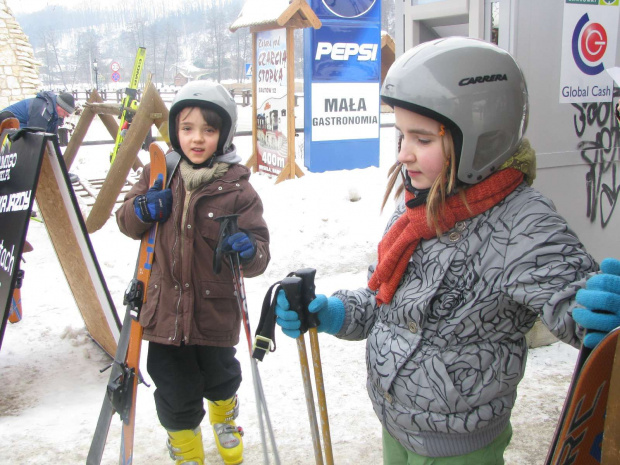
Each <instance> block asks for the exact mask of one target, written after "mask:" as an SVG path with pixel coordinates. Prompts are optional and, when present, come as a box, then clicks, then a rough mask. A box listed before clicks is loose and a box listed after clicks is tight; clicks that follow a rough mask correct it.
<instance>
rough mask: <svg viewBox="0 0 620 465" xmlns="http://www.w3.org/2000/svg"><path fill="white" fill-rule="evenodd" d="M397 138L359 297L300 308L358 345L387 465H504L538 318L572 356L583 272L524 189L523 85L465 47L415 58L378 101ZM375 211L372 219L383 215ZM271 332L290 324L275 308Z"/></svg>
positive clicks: (591, 267) (560, 226)
mask: <svg viewBox="0 0 620 465" xmlns="http://www.w3.org/2000/svg"><path fill="white" fill-rule="evenodd" d="M381 97H382V99H383V101H384V102H385V103H387V104H389V105H390V106H392V107H393V108H394V112H395V119H396V127H397V129H398V130H399V131H400V138H399V153H398V157H397V160H398V161H397V163H396V164H395V166H394V167H393V168H392V171H391V178H390V182H389V186H388V191H387V192H386V199H387V198H388V197H389V195H390V193H391V191H392V190H393V189H392V188H393V186H394V185H395V183H396V181H397V180H398V178H399V177H400V178H402V180H403V183H402V185H400V186H399V188H398V189H397V190H396V196H397V198H401V197H402V196H401V194H402V193H403V192H404V199H403V200H401V201H400V203H399V204H398V206H397V208H396V211H395V212H394V214H393V216H392V218H391V220H390V221H389V224H388V227H387V229H386V232H385V234H384V236H383V238H382V240H381V242H380V244H379V254H378V261H377V263H376V264H373V265H372V266H371V267H370V268H369V281H368V285H367V287H365V288H362V289H358V290H354V291H349V290H341V291H338V292H336V293H335V294H334V295H333V296H331V297H329V298H327V297H325V296H322V295H319V296H317V298H316V299H315V300H314V301H313V302H312V303H311V304H310V306H309V310H310V311H311V312H318V316H319V320H320V322H321V324H320V326H319V331H324V332H328V333H330V334H334V335H336V336H337V337H339V338H342V339H347V340H360V339H366V340H367V344H366V361H367V369H368V379H367V389H368V393H369V396H370V399H371V401H372V404H373V407H374V410H375V412H376V414H377V417H378V418H379V420H380V421H381V423H382V425H383V428H384V429H383V432H384V436H383V437H384V440H383V441H384V444H383V454H384V463H386V464H403V465H405V464H407V465H412V464H418V463H420V464H421V463H431V462H430V461H428V459H429V458H435V460H434V461H433V462H432V463H433V464H454V465H456V464H459V465H460V464H465V463H471V464H474V463H475V464H477V465H486V464H489V465H491V464H493V465H495V464H503V463H504V462H503V458H502V457H503V453H504V450H505V448H506V446H507V445H508V443H509V441H510V437H511V427H510V412H511V410H512V407H513V406H514V403H515V399H516V393H517V385H518V383H519V381H520V380H521V378H522V377H523V374H524V371H525V362H526V357H527V346H526V342H525V334H526V333H527V332H528V330H530V329H531V328H532V326H533V325H534V322H535V321H536V319H537V318H540V319H541V320H542V322H543V323H544V324H545V325H546V326H547V327H548V328H549V329H550V330H551V331H552V332H553V333H554V334H555V335H556V336H557V337H559V338H560V339H561V340H563V341H565V342H567V343H569V344H571V345H573V346H575V347H577V346H579V344H580V340H581V336H582V334H581V332H582V328H580V327H578V326H577V325H576V324H575V322H574V320H573V318H572V317H571V315H572V310H573V307H574V306H575V295H576V293H577V291H578V290H579V289H580V288H582V287H584V285H585V282H586V280H587V279H588V277H590V276H591V275H593V274H596V272H597V271H598V265H597V263H596V262H595V261H594V259H593V258H592V257H591V256H590V255H589V254H588V253H587V252H586V251H585V249H584V246H583V244H581V242H580V241H579V239H578V238H577V236H576V235H575V233H574V232H573V231H572V230H571V229H570V228H569V226H568V225H567V224H566V221H565V220H564V219H563V218H562V217H561V216H560V215H559V214H558V213H557V212H556V211H555V208H554V206H553V204H552V203H551V201H550V200H548V199H546V198H545V197H544V196H542V195H541V194H540V193H539V192H537V191H535V190H534V189H532V188H531V187H530V185H531V183H532V181H533V178H534V174H535V154H534V151H533V150H532V149H531V148H530V146H529V144H528V142H527V140H526V139H523V134H524V132H525V129H526V125H527V116H528V100H527V89H526V84H525V80H524V77H523V74H522V72H521V70H520V68H519V67H518V65H517V64H516V62H515V61H514V59H513V58H512V57H511V56H510V55H509V54H508V53H507V52H505V51H503V50H502V49H500V48H498V47H496V46H494V45H492V44H489V43H486V42H482V41H479V40H475V39H468V38H447V39H438V40H435V41H431V42H427V43H424V44H422V45H419V46H417V47H415V48H413V49H411V50H409V51H408V52H406V53H405V54H404V55H402V56H401V57H400V58H399V59H398V60H397V61H396V62H395V63H394V65H393V66H392V67H391V68H390V70H389V72H388V74H387V76H386V79H385V81H384V84H383V88H382V91H381ZM386 199H384V204H385V200H386ZM276 313H277V315H278V320H277V321H278V324H279V325H280V326H282V328H283V331H284V332H285V333H286V334H288V335H289V336H291V337H297V336H298V335H299V329H298V328H299V319H298V317H297V314H296V313H295V312H291V311H290V309H289V304H288V301H287V300H286V297H285V296H284V294H283V293H280V294H279V295H278V304H277V307H276Z"/></svg>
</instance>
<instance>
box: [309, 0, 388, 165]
mask: <svg viewBox="0 0 620 465" xmlns="http://www.w3.org/2000/svg"><path fill="white" fill-rule="evenodd" d="M311 6H312V9H313V10H314V12H315V13H316V15H317V16H318V17H319V19H321V23H322V27H321V28H320V29H312V28H307V29H305V30H304V102H306V103H305V105H304V121H305V124H304V164H305V166H306V168H308V169H309V170H310V171H314V172H320V171H326V170H339V169H354V168H366V167H368V166H378V165H379V122H380V102H379V83H380V80H381V2H379V1H378V0H312V3H311Z"/></svg>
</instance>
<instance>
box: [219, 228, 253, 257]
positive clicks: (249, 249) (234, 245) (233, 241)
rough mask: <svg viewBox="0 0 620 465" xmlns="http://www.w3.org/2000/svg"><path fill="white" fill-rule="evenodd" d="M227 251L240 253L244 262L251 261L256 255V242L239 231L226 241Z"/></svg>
mask: <svg viewBox="0 0 620 465" xmlns="http://www.w3.org/2000/svg"><path fill="white" fill-rule="evenodd" d="M226 244H227V246H228V247H226V248H225V250H226V251H231V250H234V251H235V252H239V256H240V257H241V258H242V259H243V260H246V261H247V260H251V259H252V258H253V257H254V255H255V254H256V242H255V241H254V239H253V238H252V237H250V236H249V235H248V234H247V233H246V232H243V231H239V232H237V233H235V234H233V235H231V236H229V237H228V238H227V239H226Z"/></svg>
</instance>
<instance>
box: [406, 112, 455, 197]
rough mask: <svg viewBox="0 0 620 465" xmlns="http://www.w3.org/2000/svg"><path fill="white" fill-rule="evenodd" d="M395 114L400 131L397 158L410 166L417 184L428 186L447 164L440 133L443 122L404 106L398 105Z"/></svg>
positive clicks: (409, 171)
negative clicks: (406, 108)
mask: <svg viewBox="0 0 620 465" xmlns="http://www.w3.org/2000/svg"><path fill="white" fill-rule="evenodd" d="M394 116H395V118H396V129H398V130H399V131H400V151H399V152H398V157H397V159H398V161H399V162H401V163H402V164H403V165H404V166H405V168H406V169H407V173H409V177H411V185H412V186H413V187H415V188H416V189H428V188H429V187H431V186H432V185H433V182H434V181H435V179H437V177H438V176H439V174H440V173H441V170H442V169H443V167H444V165H445V163H446V158H445V157H444V153H443V144H442V141H441V139H442V137H441V136H440V135H439V131H440V128H441V124H440V123H438V122H437V121H435V120H434V119H431V118H427V117H426V116H422V115H420V114H418V113H414V112H412V111H409V110H405V109H404V108H400V107H394Z"/></svg>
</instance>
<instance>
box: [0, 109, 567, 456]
mask: <svg viewBox="0 0 620 465" xmlns="http://www.w3.org/2000/svg"><path fill="white" fill-rule="evenodd" d="M248 110H249V109H244V110H242V111H244V112H245V113H244V114H245V117H246V118H247V111H248ZM244 114H242V121H243V117H244ZM240 126H241V127H240V128H239V129H243V130H245V128H244V127H243V124H242V125H240ZM381 136H382V147H381V163H380V167H372V168H366V169H358V170H351V171H340V172H327V173H309V172H306V170H305V168H304V167H303V162H302V161H299V162H298V164H299V166H300V167H302V170H304V172H306V175H305V176H303V177H302V178H297V179H295V180H290V181H286V182H283V183H280V184H277V185H276V184H275V179H274V178H270V177H268V176H265V175H256V174H255V175H253V176H252V183H253V185H254V186H255V188H256V189H257V190H258V192H259V193H260V195H261V197H262V199H263V203H264V206H265V218H266V221H267V223H268V225H269V227H270V230H271V235H272V237H271V250H272V260H271V264H270V265H269V268H268V269H267V271H266V273H265V274H264V275H263V276H260V277H257V278H253V279H247V280H246V281H245V286H246V291H247V297H248V306H249V312H250V322H251V324H252V329H253V330H254V329H255V328H256V324H257V323H258V319H259V316H260V310H261V306H262V300H263V298H264V295H265V293H266V292H267V289H268V288H269V286H270V285H271V284H273V283H274V282H276V281H278V280H280V279H282V278H283V277H284V276H285V275H286V274H287V273H288V272H290V271H294V270H296V269H299V268H301V267H312V268H316V269H317V292H318V293H325V294H329V293H331V292H333V291H334V290H336V289H339V288H357V287H361V286H364V285H365V280H366V267H367V265H368V264H369V263H370V262H371V261H372V260H373V259H374V258H375V256H376V252H375V251H376V246H377V242H378V240H379V238H380V236H381V233H382V231H383V228H384V226H385V223H386V221H387V217H388V215H389V213H390V210H391V208H392V205H391V204H388V206H387V207H386V211H385V212H384V213H383V214H381V213H380V211H379V210H380V202H381V199H382V197H383V192H384V188H385V175H386V171H387V168H388V167H389V165H390V164H391V162H392V160H393V146H394V145H393V144H394V138H393V130H392V129H391V128H384V129H382V130H381ZM108 137H109V136H108V135H107V134H106V133H105V129H103V127H102V125H101V124H100V123H99V120H98V119H96V120H95V123H93V126H92V127H91V130H90V131H89V134H88V136H87V140H100V139H107V138H108ZM299 138H300V139H303V135H300V137H299ZM236 143H237V146H238V148H239V150H240V152H241V155H242V156H244V157H247V156H248V155H249V147H250V138H249V137H244V138H238V139H237V141H236ZM110 150H111V146H108V145H103V146H101V145H99V146H84V147H82V148H81V149H80V151H79V153H78V157H77V159H76V161H75V163H74V165H73V166H72V168H71V171H72V172H74V173H76V174H78V175H80V176H81V177H83V178H86V179H93V178H98V177H103V176H104V175H105V173H106V172H107V168H108V165H107V160H108V155H109V152H110ZM352 155H353V156H354V154H352ZM147 156H148V154H146V153H145V152H142V153H141V157H143V158H145V157H147ZM358 195H359V196H360V197H361V199H360V200H359V201H356V202H352V201H351V200H350V199H351V198H354V197H356V196H358ZM28 240H29V242H31V243H32V244H33V246H34V251H33V252H30V253H28V254H25V256H24V258H25V260H26V263H23V264H22V267H23V269H24V270H25V280H24V284H23V288H22V299H23V310H24V319H23V320H22V321H21V322H20V323H18V324H14V325H8V327H7V328H6V332H5V337H4V341H3V343H2V348H1V350H0V377H1V378H0V379H1V380H2V395H1V396H0V450H2V457H1V459H0V462H2V463H10V464H29V465H34V464H50V463H62V464H80V463H84V462H85V459H86V454H87V453H88V448H89V446H90V442H91V439H92V434H93V431H94V428H95V425H96V422H97V418H98V415H99V409H100V407H101V402H102V400H103V396H104V391H105V385H106V382H107V379H108V372H104V373H100V369H102V368H103V367H105V366H106V365H108V364H109V363H110V359H109V358H108V357H107V355H105V354H104V353H103V352H102V351H101V350H100V349H99V348H98V346H97V345H95V344H94V343H93V342H92V340H91V339H90V338H89V337H88V334H87V333H86V331H85V328H84V323H83V321H82V318H81V316H80V313H79V311H78V309H77V307H76V305H75V302H74V300H73V297H72V295H71V292H70V289H69V287H68V285H67V282H66V280H65V277H64V275H63V274H62V270H61V268H60V265H59V263H58V260H57V259H56V256H55V252H54V249H53V247H52V245H51V243H50V241H49V238H48V235H47V232H46V230H45V225H44V224H41V223H37V222H31V224H30V228H29V232H28ZM91 241H92V243H93V247H94V249H95V251H96V254H97V258H98V260H99V263H100V266H101V269H102V272H103V274H104V276H105V279H106V283H107V286H108V288H109V289H110V293H111V295H112V297H113V299H114V303H115V305H116V308H117V311H118V312H119V313H122V312H123V311H124V307H123V305H122V298H123V292H124V290H125V287H126V285H127V283H128V281H129V280H130V278H131V275H132V273H133V269H134V264H135V256H136V253H137V247H138V243H137V242H135V241H132V240H130V239H128V238H126V237H125V236H123V235H122V234H120V233H119V232H118V229H117V227H116V223H115V221H114V219H111V220H110V221H108V222H107V223H106V225H105V226H104V227H103V228H102V229H101V230H99V231H97V232H96V233H94V234H92V235H91ZM306 339H307V340H308V338H306ZM320 344H321V358H322V366H323V374H324V379H325V392H326V396H327V407H328V412H329V421H330V429H331V438H332V446H333V453H334V461H335V463H336V464H338V465H341V464H352V465H353V464H355V465H358V464H359V465H375V464H380V463H381V462H382V460H381V426H380V424H379V422H378V420H377V419H376V417H375V414H374V412H373V411H372V407H371V405H370V401H369V400H368V397H367V394H366V388H365V380H366V375H365V370H366V369H365V361H364V342H363V341H361V342H346V341H340V340H338V339H336V338H334V337H331V336H327V335H324V334H322V335H320ZM308 345H309V343H308ZM576 354H577V351H576V350H575V349H573V348H571V347H569V346H568V345H566V344H562V343H556V344H553V345H551V346H548V347H543V348H537V349H533V350H531V351H530V355H529V360H528V365H527V370H526V374H525V378H524V380H523V381H522V382H521V384H520V386H519V390H518V400H517V404H516V407H515V409H514V414H513V417H512V422H513V428H514V435H513V439H512V443H511V445H510V446H509V449H508V451H507V452H506V463H507V464H508V465H529V464H532V465H535V464H540V463H542V462H543V460H544V457H545V455H546V451H547V448H548V445H549V441H550V439H551V436H552V434H553V430H554V427H555V422H556V421H557V417H558V415H559V412H560V409H561V406H562V403H563V400H564V396H565V394H566V390H567V387H568V384H569V381H570V375H571V373H572V370H573V367H574V363H575V359H576ZM308 356H310V350H309V348H308ZM238 358H239V360H240V361H241V363H242V368H243V373H244V382H243V383H242V386H241V389H240V392H239V397H240V400H241V414H240V417H239V418H238V424H240V425H241V426H243V428H244V430H245V437H244V442H245V462H244V463H246V464H261V463H263V455H262V448H261V441H260V434H259V427H258V421H257V414H256V405H255V402H254V391H253V387H252V386H253V385H252V377H251V369H250V362H249V356H248V349H247V345H246V341H245V338H244V337H243V335H242V341H241V343H240V344H239V346H238ZM145 360H146V345H144V350H143V357H142V361H143V362H144V361H145ZM299 367H300V364H299V356H298V351H297V346H296V344H295V341H293V340H291V339H289V338H287V337H285V336H284V335H282V333H281V332H280V331H279V330H278V332H277V350H276V352H274V353H271V354H268V355H267V357H266V358H265V360H264V361H263V362H262V363H260V364H259V370H260V374H261V378H262V383H263V388H264V391H265V393H266V397H267V403H268V406H269V412H270V416H271V421H272V425H273V429H274V433H275V437H276V441H277V446H278V451H279V455H280V459H281V463H282V464H283V465H296V464H299V465H301V464H304V465H305V464H314V463H315V459H314V455H313V448H312V441H311V439H310V438H311V436H310V429H309V421H308V415H307V411H306V401H305V397H304V390H303V384H302V380H301V372H300V368H299ZM142 374H143V375H144V377H145V378H146V382H147V383H149V384H151V382H150V379H149V377H148V374H147V372H146V368H145V366H143V369H142ZM153 390H154V388H153V387H152V386H151V387H150V388H148V387H146V386H144V385H141V386H140V388H139V390H138V405H137V424H136V441H135V442H136V444H135V449H134V452H135V455H134V462H135V463H136V464H169V463H172V462H171V461H170V459H169V458H168V454H167V450H166V446H165V439H166V434H165V431H164V430H163V428H162V427H161V426H160V424H159V422H158V419H157V415H156V412H155V408H154V402H153V396H152V394H153ZM315 397H316V396H315ZM203 430H204V433H205V434H204V443H205V449H206V456H207V457H206V458H207V461H206V463H209V464H222V463H223V462H222V461H221V459H220V458H219V456H218V454H217V450H216V449H215V446H214V444H213V440H212V437H211V433H210V427H209V425H208V421H205V422H203ZM119 433H120V420H119V418H118V416H116V417H115V418H114V419H113V422H112V426H111V428H110V433H109V436H108V443H107V447H106V450H105V454H104V460H103V463H105V464H113V463H117V462H118V453H119V448H120V446H119V444H120V441H119ZM272 463H273V462H272Z"/></svg>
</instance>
